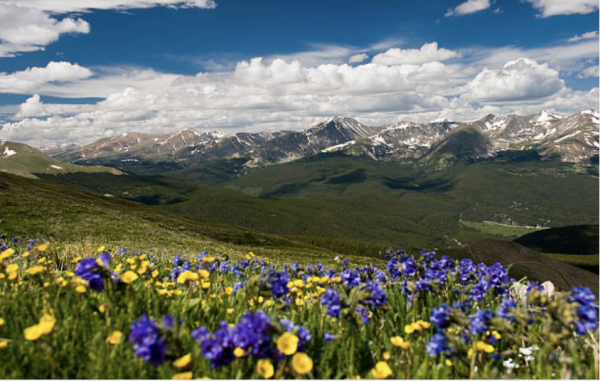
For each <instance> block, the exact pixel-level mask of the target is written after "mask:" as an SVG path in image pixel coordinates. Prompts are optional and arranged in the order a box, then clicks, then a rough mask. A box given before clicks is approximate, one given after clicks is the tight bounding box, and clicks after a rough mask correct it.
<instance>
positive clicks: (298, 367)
mask: <svg viewBox="0 0 600 381" xmlns="http://www.w3.org/2000/svg"><path fill="white" fill-rule="evenodd" d="M292 368H294V371H296V373H298V374H306V373H308V372H310V371H311V370H312V368H313V361H312V360H311V358H310V357H308V355H307V354H306V353H302V352H298V353H296V354H295V355H294V357H292Z"/></svg>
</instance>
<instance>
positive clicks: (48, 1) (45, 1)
mask: <svg viewBox="0 0 600 381" xmlns="http://www.w3.org/2000/svg"><path fill="white" fill-rule="evenodd" d="M2 2H4V3H18V4H19V5H21V6H24V7H29V8H35V9H39V10H43V11H49V12H52V13H70V12H83V11H87V10H90V9H117V10H121V9H134V8H153V7H157V6H170V7H176V8H206V9H212V8H215V7H216V6H217V4H216V3H215V2H214V0H12V1H7V0H5V1H2Z"/></svg>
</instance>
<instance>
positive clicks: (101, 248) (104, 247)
mask: <svg viewBox="0 0 600 381" xmlns="http://www.w3.org/2000/svg"><path fill="white" fill-rule="evenodd" d="M104 250H106V246H104V245H102V246H100V247H99V248H98V252H99V253H101V252H103V251H104Z"/></svg>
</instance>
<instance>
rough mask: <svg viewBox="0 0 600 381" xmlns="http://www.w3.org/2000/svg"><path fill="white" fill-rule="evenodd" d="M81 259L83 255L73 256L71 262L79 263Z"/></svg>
mask: <svg viewBox="0 0 600 381" xmlns="http://www.w3.org/2000/svg"><path fill="white" fill-rule="evenodd" d="M79 261H81V256H79V257H75V258H73V260H72V261H71V263H79Z"/></svg>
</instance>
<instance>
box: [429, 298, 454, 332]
mask: <svg viewBox="0 0 600 381" xmlns="http://www.w3.org/2000/svg"><path fill="white" fill-rule="evenodd" d="M450 312H451V310H450V307H448V305H446V303H442V305H440V307H439V308H432V309H431V317H430V318H429V320H430V321H431V322H432V323H433V324H435V326H436V327H437V328H446V327H447V326H448V325H450Z"/></svg>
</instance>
